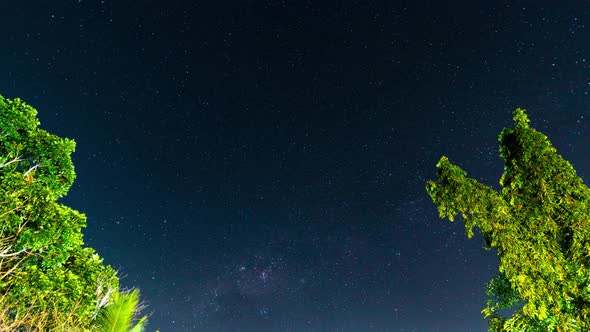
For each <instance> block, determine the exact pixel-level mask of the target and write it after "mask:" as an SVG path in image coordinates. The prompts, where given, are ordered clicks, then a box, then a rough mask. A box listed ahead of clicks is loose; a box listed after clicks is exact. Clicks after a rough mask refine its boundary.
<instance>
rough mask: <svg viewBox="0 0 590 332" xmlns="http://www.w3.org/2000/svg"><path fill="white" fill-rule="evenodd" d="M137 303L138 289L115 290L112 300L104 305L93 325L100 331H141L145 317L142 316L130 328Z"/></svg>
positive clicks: (145, 322) (144, 323) (145, 320)
mask: <svg viewBox="0 0 590 332" xmlns="http://www.w3.org/2000/svg"><path fill="white" fill-rule="evenodd" d="M138 304H139V291H138V290H137V289H134V290H133V291H131V292H126V293H119V292H115V293H114V294H113V297H112V302H111V303H110V304H109V305H107V306H106V307H104V308H103V309H102V310H101V312H100V314H99V315H98V317H97V318H96V322H95V326H96V327H97V328H98V331H100V332H143V329H144V327H145V325H146V324H147V317H145V316H144V317H142V318H141V319H140V320H139V321H138V322H137V324H135V326H134V327H133V328H132V327H131V325H132V323H133V321H134V320H135V316H136V314H137V311H138V310H137V308H138Z"/></svg>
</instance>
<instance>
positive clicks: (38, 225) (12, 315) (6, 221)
mask: <svg viewBox="0 0 590 332" xmlns="http://www.w3.org/2000/svg"><path fill="white" fill-rule="evenodd" d="M38 126H39V121H38V120H37V111H36V110H35V109H34V108H32V107H31V106H29V105H27V104H26V103H24V102H23V101H21V100H20V99H14V100H9V99H5V98H3V97H2V96H0V202H1V204H0V294H2V295H3V296H2V297H1V299H0V307H1V308H3V310H2V311H1V312H0V314H2V317H0V324H2V325H3V326H7V325H8V323H10V322H9V321H10V320H12V321H13V322H18V321H24V322H27V323H26V324H25V325H27V326H36V324H37V323H35V322H34V321H35V319H38V320H39V321H44V322H45V323H43V324H44V325H43V324H41V323H38V324H41V325H43V328H42V329H45V330H52V331H54V330H61V329H62V328H63V326H62V325H63V324H64V322H66V321H68V320H69V321H71V322H72V324H76V325H77V328H80V329H84V328H90V327H91V325H92V324H93V317H96V315H97V313H98V312H99V311H100V310H101V307H102V306H104V305H105V304H106V303H107V302H108V296H109V295H110V294H112V293H113V290H116V289H118V287H119V286H118V284H119V280H118V278H117V276H116V273H115V271H114V270H113V269H112V268H111V267H110V266H105V265H104V264H103V260H102V258H100V257H99V256H98V254H96V253H95V251H94V250H93V249H92V248H88V247H84V243H83V238H82V232H81V230H82V228H83V227H85V226H86V216H85V215H84V214H83V213H80V212H78V211H76V210H73V209H71V208H69V207H67V206H64V205H63V204H60V203H58V202H57V200H58V199H59V198H60V197H63V196H65V195H66V193H67V192H68V190H69V188H70V186H71V185H72V183H73V181H74V179H75V177H76V174H75V172H74V166H73V164H72V160H71V156H70V155H71V153H72V152H74V149H75V142H74V141H72V140H70V139H65V138H60V137H57V136H55V135H52V134H50V133H48V132H46V131H45V130H42V129H40V128H38ZM65 313H67V319H65V318H64V317H63V315H65ZM60 315H61V316H60ZM35 317H37V318H35ZM72 317H73V318H72ZM60 326H61V327H60Z"/></svg>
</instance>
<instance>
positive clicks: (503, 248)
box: [426, 109, 590, 332]
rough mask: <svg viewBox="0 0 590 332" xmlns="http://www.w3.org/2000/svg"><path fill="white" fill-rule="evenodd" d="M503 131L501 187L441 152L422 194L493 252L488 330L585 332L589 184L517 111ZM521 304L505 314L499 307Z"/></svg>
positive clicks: (588, 323) (589, 302)
mask: <svg viewBox="0 0 590 332" xmlns="http://www.w3.org/2000/svg"><path fill="white" fill-rule="evenodd" d="M514 124H515V128H514V129H504V130H503V131H502V133H501V134H500V138H499V141H500V155H501V157H502V158H503V159H504V160H505V167H504V174H503V175H502V178H501V180H500V184H501V185H502V189H501V191H500V192H497V191H494V190H493V189H491V188H489V187H487V186H485V185H483V184H481V183H479V182H477V181H476V180H475V179H471V178H468V177H467V173H466V172H465V171H463V170H462V169H461V168H459V167H458V166H456V165H453V164H452V163H451V162H450V161H449V160H448V159H447V158H446V157H444V156H443V157H442V158H441V159H440V161H439V162H438V164H437V167H438V177H437V179H436V181H428V184H427V186H426V189H427V192H428V194H429V195H430V197H431V198H432V200H433V202H434V203H435V204H436V205H437V207H438V211H439V214H440V217H441V218H445V217H447V218H448V219H449V220H450V221H453V220H454V218H455V217H456V216H457V215H460V216H461V217H462V219H463V221H464V222H465V229H466V233H467V236H468V237H469V238H471V237H472V236H473V227H478V229H479V231H480V232H481V233H482V235H483V237H484V240H485V243H486V247H487V248H488V249H489V248H491V247H496V248H497V250H498V257H499V260H500V264H499V272H500V273H499V275H498V276H497V277H495V278H493V279H492V280H491V281H490V283H489V284H488V285H487V293H488V295H490V296H491V298H490V300H489V301H488V303H487V305H486V307H485V308H484V309H483V310H482V313H483V314H484V316H485V317H487V318H489V324H488V326H489V331H561V332H563V331H590V269H589V263H590V260H589V256H590V222H589V221H590V189H589V188H588V187H587V186H586V185H585V184H584V183H583V181H582V179H580V178H579V177H578V176H577V175H576V171H575V170H574V168H573V167H572V165H571V164H570V163H569V162H567V161H566V160H564V159H563V158H562V157H561V156H560V155H559V154H557V152H556V149H555V148H554V147H552V145H551V142H550V141H549V139H548V138H547V137H546V136H545V135H543V134H542V133H540V132H538V131H536V130H534V129H532V128H530V127H529V119H528V117H527V115H526V113H525V111H524V110H522V109H517V110H516V111H514ZM517 303H524V306H523V307H522V308H521V309H518V310H516V311H515V313H514V315H513V316H512V317H511V318H509V319H507V318H504V317H502V316H501V315H499V314H498V309H501V308H507V307H511V306H514V305H516V304H517Z"/></svg>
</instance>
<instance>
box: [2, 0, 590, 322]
mask: <svg viewBox="0 0 590 332" xmlns="http://www.w3.org/2000/svg"><path fill="white" fill-rule="evenodd" d="M0 12H1V13H2V19H1V20H0V36H1V37H2V48H1V52H0V94H2V95H3V96H5V97H7V98H16V97H20V98H22V99H23V100H25V101H26V102H27V103H29V104H31V105H32V106H33V107H35V108H37V109H38V111H39V118H40V121H41V127H42V128H43V129H45V130H47V131H49V132H51V133H54V134H56V135H59V136H62V137H68V138H72V139H74V140H75V141H76V142H77V148H76V152H75V153H74V154H73V160H74V164H75V166H76V173H77V180H76V182H75V183H74V186H73V187H72V189H71V190H70V192H69V194H68V196H67V197H66V198H65V199H62V200H61V201H62V202H63V203H64V204H67V205H68V206H71V207H72V208H74V209H77V210H79V211H81V212H84V213H85V214H86V215H87V216H88V227H87V228H86V229H85V230H84V234H85V241H86V244H87V245H88V246H91V247H93V248H95V249H96V250H97V251H98V252H99V253H100V254H101V255H102V256H103V257H104V258H105V262H106V263H107V264H111V265H112V266H113V267H115V268H116V269H118V270H119V271H120V273H121V275H122V276H124V277H123V278H122V281H121V283H122V286H124V287H127V288H129V287H138V288H140V290H141V294H142V298H143V300H144V301H145V302H146V303H147V304H148V305H149V308H148V311H149V312H153V315H152V316H151V317H150V324H149V325H148V331H154V330H156V329H160V330H161V331H162V332H168V331H198V332H238V331H239V332H267V331H268V332H270V331H272V332H274V331H277V332H314V331H317V332H324V331H326V332H336V331H337V332H369V331H384V332H386V331H400V332H401V331H408V332H409V331H427V332H428V331H441V332H444V331H474V332H475V331H484V330H486V328H487V322H486V321H485V320H484V319H483V316H482V315H481V314H480V310H481V309H482V308H483V306H484V303H485V294H484V285H485V283H486V282H487V281H488V280H489V279H490V278H491V277H492V276H494V275H495V274H496V273H497V271H498V268H497V263H498V260H497V257H496V251H495V250H492V251H486V250H484V249H483V241H482V239H481V236H480V235H479V234H477V235H476V236H475V237H474V238H473V239H471V240H467V239H466V236H465V231H464V227H463V224H462V222H461V221H458V222H455V223H450V222H448V221H446V220H441V219H439V218H438V213H437V211H436V207H435V205H434V204H433V203H432V201H431V200H430V198H429V197H428V195H427V194H426V190H425V185H426V181H427V180H428V179H433V178H435V176H436V166H435V165H436V162H437V161H438V159H439V158H440V157H441V155H447V156H448V157H449V159H450V160H451V161H452V162H454V163H456V164H458V165H459V166H461V167H462V168H463V169H465V170H466V171H467V172H468V173H469V176H471V177H474V178H476V179H478V180H479V181H481V182H483V183H485V184H487V185H490V186H492V187H493V188H495V189H499V184H498V181H499V178H500V176H501V174H502V171H503V168H502V167H503V162H502V160H501V159H500V157H499V154H498V135H499V133H500V131H501V130H502V129H503V128H504V127H512V111H513V110H514V109H515V108H516V107H522V108H526V109H527V110H528V114H529V117H530V118H531V120H532V121H531V125H532V126H533V127H534V128H536V129H538V130H540V131H542V132H543V133H545V134H546V135H547V136H548V137H549V139H550V140H551V141H552V142H553V144H554V146H555V147H556V148H557V150H558V152H559V153H560V154H562V155H563V156H564V157H565V158H566V159H567V160H569V161H570V162H571V163H572V164H573V166H574V167H575V168H576V169H577V170H578V174H579V175H580V176H581V177H582V178H584V177H585V176H586V177H588V176H590V158H588V156H589V155H590V148H589V147H588V144H587V142H588V140H589V139H590V128H589V127H588V119H590V99H589V98H590V95H589V92H590V30H589V29H590V3H588V2H587V1H563V2H561V1H457V2H449V1H433V2H432V3H430V2H421V1H407V2H406V1H404V2H402V1H382V2H376V1H307V0H293V1H291V0H284V1H281V0H270V1H262V0H258V1H255V0H235V1H231V0H229V1H188V0H187V1H179V0H169V1H151V0H150V1H146V0H144V1H126V0H118V1H114V0H105V1H97V0H77V1H71V0H67V1H66V0H62V1H55V0H51V1H49V0H44V1H3V2H2V4H1V5H0Z"/></svg>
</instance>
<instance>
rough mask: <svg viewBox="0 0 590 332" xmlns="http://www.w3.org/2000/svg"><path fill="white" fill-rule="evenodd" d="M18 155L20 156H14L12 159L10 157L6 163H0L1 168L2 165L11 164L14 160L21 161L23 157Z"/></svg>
mask: <svg viewBox="0 0 590 332" xmlns="http://www.w3.org/2000/svg"><path fill="white" fill-rule="evenodd" d="M20 157H21V156H16V157H14V159H12V160H11V161H9V162H7V163H0V168H2V167H4V166H8V165H10V164H12V163H16V162H19V161H23V159H20Z"/></svg>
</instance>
